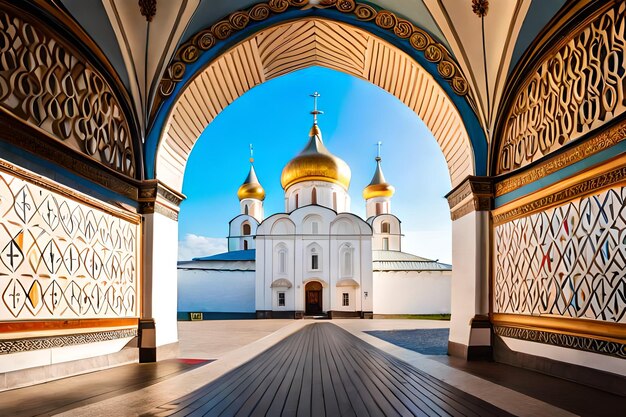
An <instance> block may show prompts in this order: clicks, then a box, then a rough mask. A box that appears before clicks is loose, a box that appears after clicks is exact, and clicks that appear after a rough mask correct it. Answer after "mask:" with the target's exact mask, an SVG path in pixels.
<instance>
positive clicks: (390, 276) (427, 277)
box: [374, 271, 452, 314]
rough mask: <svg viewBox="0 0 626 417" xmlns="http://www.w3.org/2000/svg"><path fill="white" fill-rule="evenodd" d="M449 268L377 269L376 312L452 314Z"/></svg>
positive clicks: (375, 282)
mask: <svg viewBox="0 0 626 417" xmlns="http://www.w3.org/2000/svg"><path fill="white" fill-rule="evenodd" d="M451 281H452V273H451V272H450V271H424V272H417V271H385V272H378V271H377V272H374V314H449V313H450V286H451Z"/></svg>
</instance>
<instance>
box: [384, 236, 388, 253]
mask: <svg viewBox="0 0 626 417" xmlns="http://www.w3.org/2000/svg"><path fill="white" fill-rule="evenodd" d="M383 250H389V238H388V237H384V238H383Z"/></svg>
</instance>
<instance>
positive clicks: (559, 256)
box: [494, 187, 626, 323]
mask: <svg viewBox="0 0 626 417" xmlns="http://www.w3.org/2000/svg"><path fill="white" fill-rule="evenodd" d="M495 255H496V256H495V286H494V312H496V313H512V314H524V315H534V316H537V315H542V316H544V315H547V316H552V317H554V316H556V317H571V318H583V319H590V320H600V321H604V322H611V323H626V187H615V188H611V189H608V190H607V191H604V192H601V193H598V194H595V195H592V196H588V197H584V198H580V199H576V200H573V201H571V202H568V203H566V204H563V205H560V206H558V207H554V208H551V209H548V210H545V211H542V212H538V213H534V214H531V215H529V216H526V217H522V218H518V219H515V220H512V221H509V222H507V223H504V224H500V225H498V226H496V227H495Z"/></svg>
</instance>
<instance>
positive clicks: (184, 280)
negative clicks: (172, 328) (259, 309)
mask: <svg viewBox="0 0 626 417" xmlns="http://www.w3.org/2000/svg"><path fill="white" fill-rule="evenodd" d="M254 273H255V271H206V270H197V269H187V270H184V269H179V270H178V311H179V312H208V313H254V311H255V301H254V286H255V282H254V281H255V279H254V275H255V274H254Z"/></svg>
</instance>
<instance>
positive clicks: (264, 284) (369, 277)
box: [178, 93, 452, 320]
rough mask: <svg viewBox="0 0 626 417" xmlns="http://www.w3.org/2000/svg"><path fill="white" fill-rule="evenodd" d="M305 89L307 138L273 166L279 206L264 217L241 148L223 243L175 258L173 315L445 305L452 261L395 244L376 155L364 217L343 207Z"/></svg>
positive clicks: (337, 172)
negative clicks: (213, 250) (241, 175)
mask: <svg viewBox="0 0 626 417" xmlns="http://www.w3.org/2000/svg"><path fill="white" fill-rule="evenodd" d="M313 97H314V100H315V103H316V105H315V108H314V110H313V111H312V112H311V113H312V114H313V126H312V127H311V130H310V132H309V140H308V142H307V144H306V146H305V147H304V149H303V150H302V151H301V152H300V153H299V154H298V155H297V156H296V157H295V158H293V159H292V160H291V161H290V162H289V163H288V164H287V165H286V166H285V167H284V169H283V171H282V175H281V184H282V187H283V190H284V199H285V212H284V213H276V214H273V215H271V216H269V217H265V213H264V210H263V200H264V199H265V190H264V189H263V187H262V186H261V183H260V182H259V180H258V178H257V176H256V173H255V171H254V165H253V163H254V160H253V159H252V158H251V159H250V171H249V173H248V176H247V177H246V179H245V181H244V183H243V184H242V185H241V187H239V190H238V192H237V196H238V198H239V201H240V207H241V213H240V214H239V215H238V216H236V217H235V218H233V219H232V220H231V221H230V223H229V234H228V252H226V253H222V254H217V255H212V256H207V257H204V258H194V259H193V260H191V261H181V262H179V263H178V312H179V313H178V316H179V320H189V319H211V318H252V317H256V318H302V317H304V316H328V317H329V318H337V317H360V318H371V317H373V316H374V315H377V316H394V315H407V314H447V313H449V312H450V285H451V275H452V267H451V265H447V264H443V263H440V262H437V261H433V260H429V259H425V258H421V257H419V256H415V255H411V254H408V253H405V252H402V251H401V249H402V233H401V225H400V220H399V219H398V218H397V217H396V216H394V215H393V214H392V211H391V199H392V197H393V194H394V191H395V189H394V187H393V186H392V185H391V184H389V183H387V182H386V181H385V177H384V175H383V171H382V167H381V158H380V156H377V157H376V167H375V171H374V176H373V178H372V181H371V182H370V184H369V185H368V186H367V187H365V189H364V190H363V198H364V199H365V206H366V215H367V219H366V220H363V219H361V218H360V217H359V216H357V215H355V214H353V213H351V212H350V196H349V195H348V188H349V186H350V178H351V172H350V167H349V166H348V164H346V163H345V162H344V161H343V160H342V159H340V158H338V157H337V156H335V155H333V154H332V153H331V152H330V151H329V150H328V149H327V148H326V147H325V146H324V142H323V140H322V132H321V129H320V127H319V125H318V121H317V116H318V114H320V113H321V112H319V111H318V110H317V100H316V99H317V97H318V94H317V93H316V94H314V95H313Z"/></svg>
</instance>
